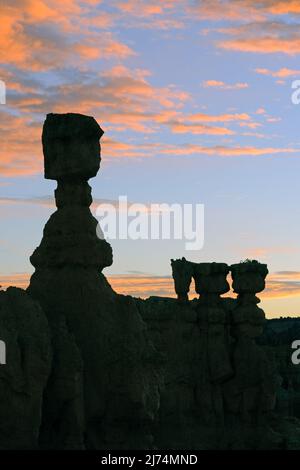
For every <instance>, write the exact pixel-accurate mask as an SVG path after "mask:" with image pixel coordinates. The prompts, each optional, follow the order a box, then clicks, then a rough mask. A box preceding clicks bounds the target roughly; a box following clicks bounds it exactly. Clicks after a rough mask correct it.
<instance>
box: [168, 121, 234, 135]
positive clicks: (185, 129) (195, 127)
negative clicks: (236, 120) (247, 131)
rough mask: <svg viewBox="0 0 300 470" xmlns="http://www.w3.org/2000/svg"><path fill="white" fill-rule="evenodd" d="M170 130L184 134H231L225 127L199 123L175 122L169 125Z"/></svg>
mask: <svg viewBox="0 0 300 470" xmlns="http://www.w3.org/2000/svg"><path fill="white" fill-rule="evenodd" d="M171 129H172V132H174V133H175V134H184V133H191V134H206V135H233V134H235V132H233V131H232V130H230V129H227V128H226V127H213V126H206V125H203V124H202V125H201V124H183V123H176V124H173V125H171Z"/></svg>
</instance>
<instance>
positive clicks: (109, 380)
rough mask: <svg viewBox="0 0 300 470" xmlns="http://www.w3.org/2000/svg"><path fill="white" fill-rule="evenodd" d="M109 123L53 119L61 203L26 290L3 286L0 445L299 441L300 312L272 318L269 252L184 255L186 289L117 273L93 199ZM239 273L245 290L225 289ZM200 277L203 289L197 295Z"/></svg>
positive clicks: (48, 159)
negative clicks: (258, 256)
mask: <svg viewBox="0 0 300 470" xmlns="http://www.w3.org/2000/svg"><path fill="white" fill-rule="evenodd" d="M102 134H103V131H102V129H101V128H100V126H99V125H98V124H97V122H96V121H95V120H94V119H93V118H92V117H89V116H83V115H80V114H61V115H60V114H49V115H48V116H47V119H46V121H45V124H44V129H43V136H42V142H43V151H44V157H45V177H46V178H48V179H54V180H57V189H56V190H55V200H56V205H57V210H56V212H54V214H52V215H51V217H50V219H49V221H48V222H47V223H46V226H45V228H44V233H43V238H42V241H41V243H40V246H39V247H38V248H37V249H36V250H35V251H34V253H33V254H32V256H31V258H30V259H31V263H32V264H33V266H34V268H35V272H34V274H33V276H32V278H31V282H30V286H29V288H28V290H27V293H26V292H25V291H23V290H21V289H15V288H9V289H8V290H7V291H6V292H0V328H1V339H2V340H4V341H5V343H6V344H7V351H8V353H7V364H6V365H1V366H0V387H1V389H0V393H1V394H2V395H1V398H2V399H1V405H0V417H1V420H0V448H2V449H12V448H15V449H24V448H25V449H35V448H41V449H110V450H111V449H133V448H134V449H138V448H141V449H153V448H154V449H164V448H168V449H262V448H265V449H278V448H284V449H297V448H300V421H299V420H298V418H300V398H299V397H300V374H299V372H298V369H297V367H296V366H293V365H292V364H291V361H290V353H291V350H290V342H291V340H292V339H298V338H294V337H293V335H295V334H296V332H297V331H299V332H300V326H299V325H300V323H299V324H297V325H298V326H297V328H298V329H297V328H296V327H295V326H294V324H291V327H286V326H285V324H286V322H285V323H280V325H282V328H281V327H276V328H275V326H273V325H275V324H276V325H278V324H277V323H274V322H270V321H269V322H266V321H265V315H264V312H263V310H262V309H261V308H259V307H258V305H257V304H258V303H259V298H258V297H257V296H256V294H257V293H259V292H261V291H262V290H263V289H264V287H265V278H266V275H267V273H268V270H267V266H266V265H264V264H261V263H258V262H257V261H249V260H247V261H246V262H244V263H239V264H234V265H232V266H228V265H227V264H225V263H191V262H189V261H187V260H186V259H185V258H182V259H179V260H171V265H172V273H173V277H174V285H175V291H176V293H177V296H178V298H177V299H168V298H159V297H156V298H150V299H147V300H142V299H135V298H132V297H130V296H123V295H118V294H117V293H116V292H114V290H113V289H112V288H111V286H110V285H109V283H108V281H107V280H106V278H105V276H104V275H103V273H102V270H103V269H104V268H105V267H107V266H110V265H111V264H112V249H111V246H110V245H109V244H108V243H107V242H106V241H105V240H104V239H102V238H99V237H98V236H97V226H98V223H97V220H96V219H95V218H94V217H93V216H92V214H91V211H90V209H89V207H90V205H91V203H92V196H91V188H90V186H89V184H88V180H89V178H91V177H94V176H95V175H96V174H97V171H98V170H99V167H100V143H99V140H100V138H101V136H102ZM98 232H99V231H98ZM229 273H231V277H232V280H233V289H234V291H235V293H236V294H237V298H236V299H232V298H226V297H222V295H223V294H226V293H227V292H228V291H229V284H228V274H229ZM192 279H194V282H195V290H196V292H197V293H198V294H199V298H198V299H194V300H192V301H189V300H188V293H189V289H190V284H191V282H192ZM278 321H279V320H278ZM295 321H296V320H295ZM299 321H300V320H299ZM279 322H280V321H279ZM266 324H267V326H265V325H266ZM292 337H293V338H292ZM299 339H300V336H299ZM299 367H300V366H299Z"/></svg>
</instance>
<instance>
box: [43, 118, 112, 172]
mask: <svg viewBox="0 0 300 470" xmlns="http://www.w3.org/2000/svg"><path fill="white" fill-rule="evenodd" d="M103 133H104V132H103V130H102V129H101V127H100V126H99V125H98V123H97V122H96V121H95V119H94V118H93V117H91V116H85V115H83V114H74V113H67V114H52V113H51V114H47V118H46V121H45V123H44V127H43V135H42V143H43V152H44V160H45V178H46V179H54V180H59V179H68V178H72V177H74V178H83V179H89V178H92V177H94V176H96V174H97V172H98V170H99V168H100V160H101V157H100V142H99V141H100V138H101V136H102V135H103Z"/></svg>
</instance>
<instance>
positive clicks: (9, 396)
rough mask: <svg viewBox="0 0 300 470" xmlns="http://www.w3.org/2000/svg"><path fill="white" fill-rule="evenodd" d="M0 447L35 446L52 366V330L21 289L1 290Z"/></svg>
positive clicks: (34, 304)
mask: <svg viewBox="0 0 300 470" xmlns="http://www.w3.org/2000/svg"><path fill="white" fill-rule="evenodd" d="M0 332H1V340H2V341H4V342H5V344H6V364H5V365H1V366H0V449H1V450H2V449H36V448H38V439H39V430H40V424H41V416H42V401H43V393H44V389H45V386H46V383H47V379H48V377H49V374H50V368H51V344H50V331H49V328H48V322H47V319H46V317H45V315H44V313H43V311H42V309H41V307H40V306H39V304H38V303H37V302H34V301H33V300H32V299H31V298H30V296H29V295H28V294H26V292H24V291H23V290H22V289H17V288H15V287H9V288H8V289H7V291H5V292H2V291H0Z"/></svg>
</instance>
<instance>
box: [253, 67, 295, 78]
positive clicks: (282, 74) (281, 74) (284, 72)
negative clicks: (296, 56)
mask: <svg viewBox="0 0 300 470" xmlns="http://www.w3.org/2000/svg"><path fill="white" fill-rule="evenodd" d="M255 72H257V73H259V74H261V75H269V76H270V77H275V78H288V77H294V76H297V75H300V70H293V69H289V68H286V67H283V68H281V69H279V70H277V71H276V72H274V71H272V70H269V69H260V68H258V69H255Z"/></svg>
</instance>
